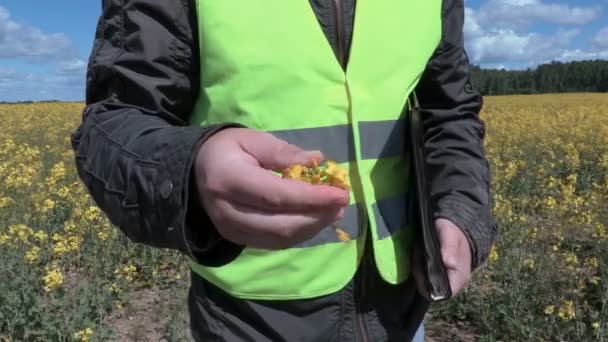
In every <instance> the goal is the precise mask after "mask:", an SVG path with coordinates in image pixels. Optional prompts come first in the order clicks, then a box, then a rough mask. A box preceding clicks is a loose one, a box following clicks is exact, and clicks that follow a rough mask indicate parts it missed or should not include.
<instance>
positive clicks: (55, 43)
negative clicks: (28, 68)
mask: <svg viewBox="0 0 608 342" xmlns="http://www.w3.org/2000/svg"><path fill="white" fill-rule="evenodd" d="M76 51H77V50H76V48H75V46H74V44H73V43H72V42H71V41H70V39H69V38H68V37H67V36H66V35H65V34H63V33H45V32H43V31H42V30H40V29H39V28H37V27H33V26H29V25H25V24H21V23H19V22H17V21H14V20H13V19H11V17H10V14H9V12H8V10H6V9H5V8H3V7H1V6H0V58H24V59H26V60H27V61H30V62H42V61H48V60H58V59H64V58H73V57H74V56H75V55H76V53H77V52H76Z"/></svg>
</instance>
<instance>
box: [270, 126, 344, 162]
mask: <svg viewBox="0 0 608 342" xmlns="http://www.w3.org/2000/svg"><path fill="white" fill-rule="evenodd" d="M269 133H272V135H274V136H276V137H277V138H279V139H282V140H285V141H287V142H289V143H290V144H294V145H296V146H298V147H301V148H303V149H305V150H318V151H321V152H323V154H324V156H325V158H326V159H331V160H334V161H336V162H338V163H345V162H348V161H351V160H354V159H355V149H354V138H353V132H352V130H351V125H337V126H326V127H315V128H302V129H289V130H281V131H270V132H269Z"/></svg>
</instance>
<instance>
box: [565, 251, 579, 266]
mask: <svg viewBox="0 0 608 342" xmlns="http://www.w3.org/2000/svg"><path fill="white" fill-rule="evenodd" d="M565 260H566V264H570V265H577V264H578V258H577V257H576V254H574V253H567V254H566V255H565Z"/></svg>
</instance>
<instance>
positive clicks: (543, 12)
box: [464, 0, 608, 68]
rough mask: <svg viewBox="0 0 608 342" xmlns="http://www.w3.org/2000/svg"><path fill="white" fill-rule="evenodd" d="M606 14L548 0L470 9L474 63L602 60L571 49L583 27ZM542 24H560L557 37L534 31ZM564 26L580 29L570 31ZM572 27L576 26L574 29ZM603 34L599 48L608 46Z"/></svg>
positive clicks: (494, 2)
mask: <svg viewBox="0 0 608 342" xmlns="http://www.w3.org/2000/svg"><path fill="white" fill-rule="evenodd" d="M600 14H601V8H598V7H571V6H568V5H562V4H551V3H545V2H543V1H542V0H488V1H487V2H485V3H483V4H482V5H481V7H480V8H479V9H477V10H474V9H471V8H466V9H465V27H464V33H465V41H466V49H467V52H468V53H469V57H470V59H471V62H472V63H474V64H480V65H482V66H484V67H496V66H498V65H508V66H510V67H515V68H525V67H534V66H535V65H537V64H539V63H544V62H547V61H551V60H573V59H584V58H602V57H601V56H604V55H605V52H603V51H602V49H599V48H596V49H595V50H590V51H581V50H572V49H570V46H571V44H572V43H573V41H574V40H575V39H576V38H577V37H578V36H579V35H580V33H581V29H580V28H578V26H581V25H584V24H587V23H589V22H591V21H593V20H595V19H597V18H598V16H599V15H600ZM538 23H551V24H558V25H560V26H561V28H558V29H557V30H555V31H554V32H552V33H539V32H531V31H530V27H531V26H532V25H534V24H538ZM564 25H568V26H570V25H574V26H575V27H574V28H569V29H567V28H565V27H564ZM570 27H572V26H570ZM605 31H606V32H604V31H600V32H598V34H597V36H596V38H595V39H594V45H595V46H596V47H600V46H604V45H603V44H606V45H608V28H606V30H605Z"/></svg>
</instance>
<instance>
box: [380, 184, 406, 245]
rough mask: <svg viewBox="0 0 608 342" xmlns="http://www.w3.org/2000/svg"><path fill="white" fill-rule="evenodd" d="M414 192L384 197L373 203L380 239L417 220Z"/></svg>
mask: <svg viewBox="0 0 608 342" xmlns="http://www.w3.org/2000/svg"><path fill="white" fill-rule="evenodd" d="M413 195H414V192H413V191H412V192H409V193H407V194H403V195H402V196H399V197H392V198H383V199H381V200H378V201H377V202H376V203H374V204H373V205H372V207H373V209H374V216H375V217H376V229H377V233H378V239H380V240H382V239H386V238H387V237H389V236H391V235H392V234H394V233H396V232H397V231H399V230H400V229H403V228H405V227H407V226H408V225H410V224H412V223H414V222H415V220H414V213H415V207H414V203H415V202H414V196H413Z"/></svg>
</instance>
